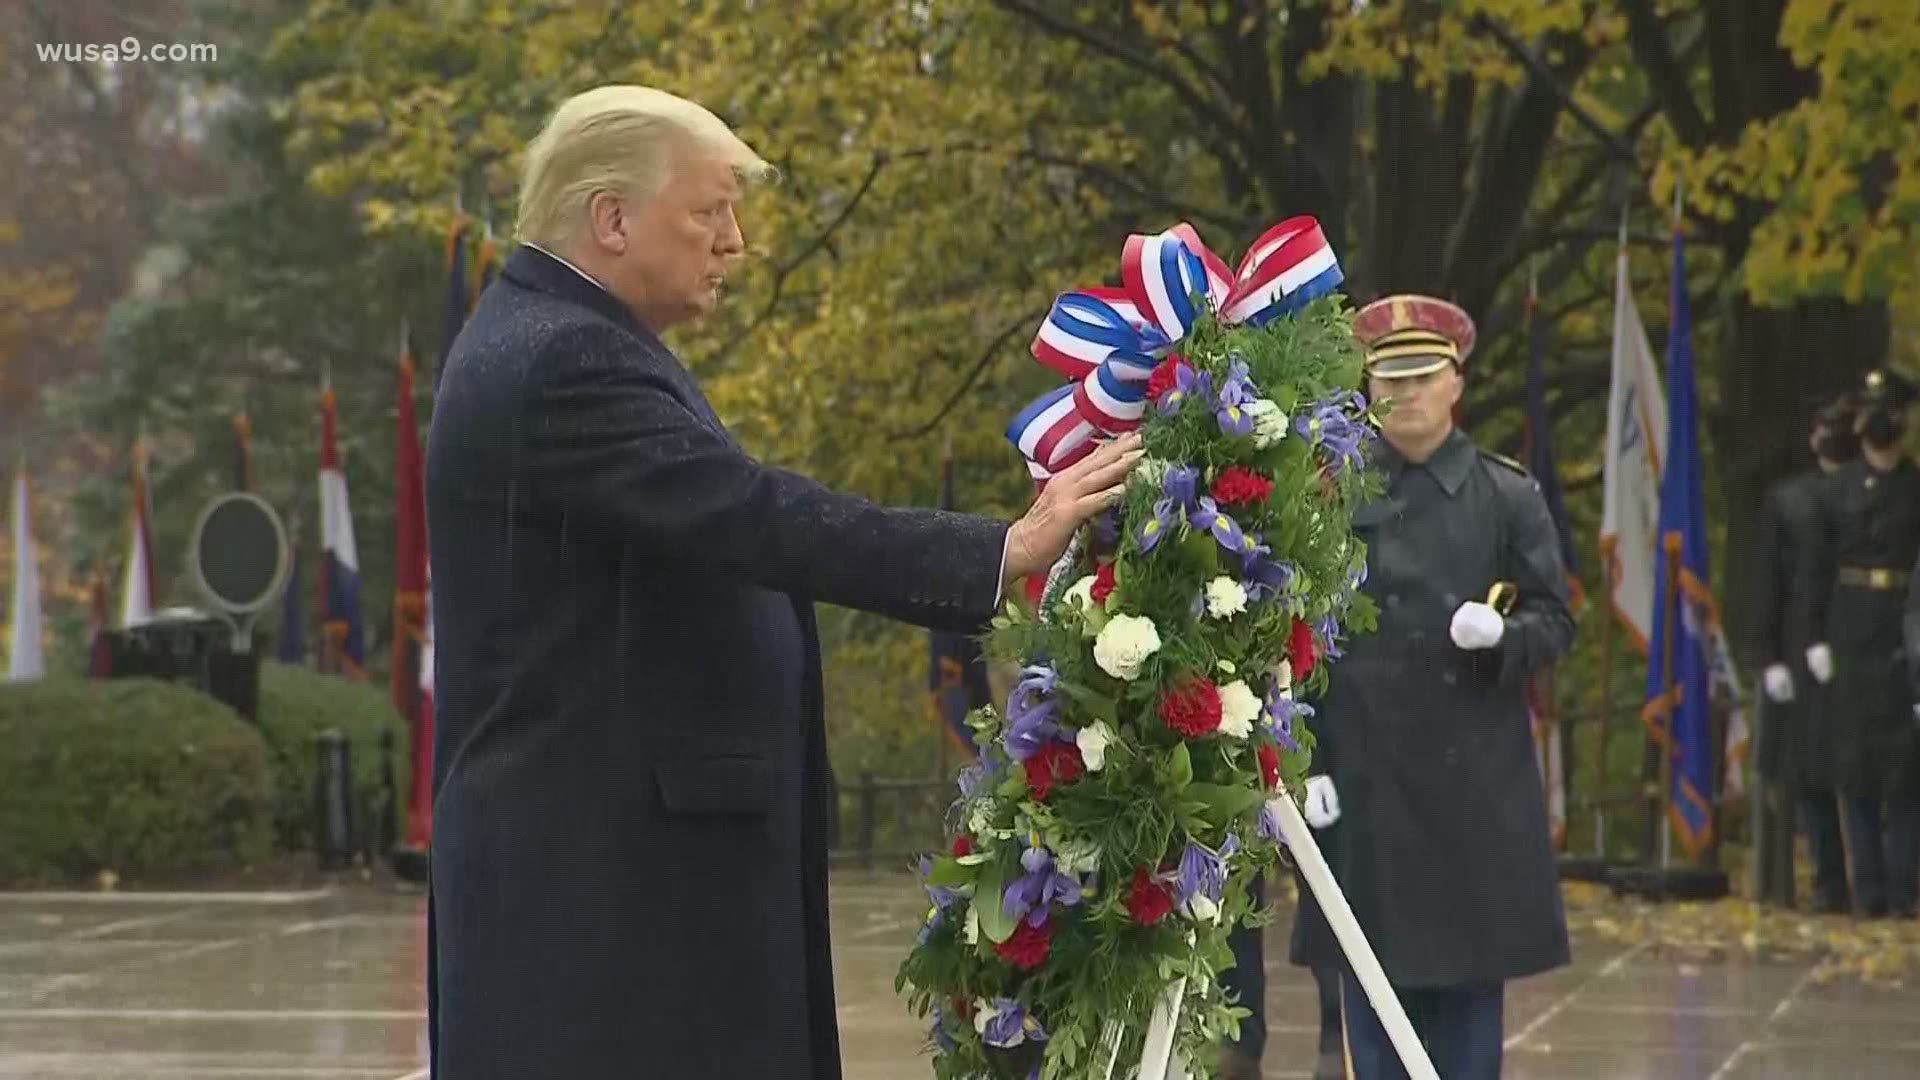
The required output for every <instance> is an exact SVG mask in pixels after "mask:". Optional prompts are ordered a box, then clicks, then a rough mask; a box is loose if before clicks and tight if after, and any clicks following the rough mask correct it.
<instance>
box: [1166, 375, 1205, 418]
mask: <svg viewBox="0 0 1920 1080" xmlns="http://www.w3.org/2000/svg"><path fill="white" fill-rule="evenodd" d="M1188 398H1197V399H1199V401H1200V403H1201V404H1202V405H1207V404H1210V403H1211V402H1212V401H1213V376H1211V375H1209V374H1207V373H1206V372H1204V371H1195V370H1193V368H1192V367H1191V366H1189V365H1187V364H1176V365H1174V369H1173V389H1171V390H1169V391H1167V392H1166V394H1164V395H1162V396H1161V398H1160V415H1161V416H1172V415H1173V414H1174V413H1177V412H1179V411H1180V406H1182V405H1185V404H1186V403H1187V399H1188Z"/></svg>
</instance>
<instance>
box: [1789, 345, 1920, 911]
mask: <svg viewBox="0 0 1920 1080" xmlns="http://www.w3.org/2000/svg"><path fill="white" fill-rule="evenodd" d="M1916 396H1920V386H1916V384H1915V383H1914V381H1913V380H1912V379H1910V378H1909V377H1907V376H1906V375H1903V374H1901V373H1899V372H1897V371H1893V370H1890V369H1888V370H1876V371H1871V372H1868V373H1867V377H1866V387H1865V390H1864V391H1863V393H1862V395H1861V402H1860V414H1859V416H1858V418H1857V419H1856V420H1855V422H1854V430H1855V431H1856V432H1857V433H1858V434H1859V436H1860V458H1859V460H1857V461H1854V462H1851V463H1850V464H1848V465H1846V466H1844V467H1842V468H1840V469H1839V470H1837V471H1836V472H1835V473H1834V474H1833V476H1831V477H1830V478H1828V482H1827V485H1826V487H1825V488H1824V490H1823V491H1822V496H1823V499H1822V504H1823V506H1822V511H1821V515H1820V516H1821V521H1822V524H1823V528H1822V529H1821V531H1820V534H1819V540H1820V549H1819V554H1818V557H1817V560H1816V566H1817V567H1818V570H1817V573H1818V577H1817V578H1816V579H1815V584H1814V589H1813V595H1814V596H1815V597H1816V598H1817V600H1816V603H1815V604H1814V609H1813V611H1812V613H1811V615H1810V616H1809V619H1808V624H1809V627H1810V629H1809V633H1808V636H1809V637H1810V638H1811V639H1812V640H1813V641H1814V642H1815V644H1814V645H1813V646H1812V647H1810V648H1809V649H1808V650H1807V669H1808V671H1809V672H1811V673H1812V675H1813V677H1814V679H1816V680H1817V681H1819V682H1820V683H1821V684H1823V685H1824V686H1825V687H1826V690H1827V706H1828V707H1827V709H1826V714H1825V715H1826V722H1827V724H1828V726H1829V727H1830V728H1831V729H1832V732H1833V750H1834V755H1835V759H1834V760H1835V767H1836V773H1835V779H1836V782H1837V786H1838V787H1839V790H1840V802H1841V807H1842V809H1843V811H1844V813H1845V814H1846V821H1847V854H1848V856H1849V857H1850V860H1851V862H1852V864H1853V902H1854V908H1855V910H1856V911H1857V912H1858V913H1859V914H1862V915H1865V916H1868V917H1870V918H1871V917H1879V916H1884V915H1889V914H1891V915H1895V916H1899V917H1902V918H1912V917H1913V916H1914V914H1915V909H1916V902H1920V733H1916V731H1915V729H1914V717H1913V711H1912V704H1913V701H1912V697H1911V694H1910V691H1909V686H1908V673H1907V667H1906V649H1905V642H1904V637H1903V629H1902V623H1903V621H1904V617H1905V608H1906V602H1907V593H1908V587H1909V584H1910V580H1909V575H1910V574H1911V573H1912V571H1913V566H1914V562H1915V559H1916V557H1920V467H1916V466H1915V465H1914V461H1913V459H1912V458H1911V457H1909V456H1907V453H1906V451H1905V450H1904V449H1902V448H1901V442H1902V439H1903V438H1904V436H1905V434H1906V426H1907V424H1906V411H1907V408H1908V407H1909V406H1910V405H1912V403H1913V401H1914V399H1915V398H1916Z"/></svg>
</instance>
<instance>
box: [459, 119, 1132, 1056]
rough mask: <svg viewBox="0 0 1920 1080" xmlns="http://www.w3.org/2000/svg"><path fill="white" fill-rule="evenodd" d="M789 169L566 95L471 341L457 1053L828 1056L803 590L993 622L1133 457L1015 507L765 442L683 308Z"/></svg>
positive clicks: (463, 538) (1082, 470)
mask: <svg viewBox="0 0 1920 1080" xmlns="http://www.w3.org/2000/svg"><path fill="white" fill-rule="evenodd" d="M764 171H765V166H764V164H763V163H762V162H761V160H760V158H759V157H758V156H757V155H755V154H754V152H753V151H752V150H751V149H750V148H748V147H747V145H746V144H745V143H744V142H742V141H741V140H740V139H739V138H737V137H736V136H735V135H734V134H733V133H732V132H731V131H730V130H728V128H727V127H726V125H725V124H724V123H722V122H721V121H720V120H719V119H718V118H716V117H715V116H713V114H712V113H710V112H708V111H707V110H705V109H703V108H701V107H699V106H697V105H695V104H693V103H691V102H688V101H685V100H683V99H680V98H677V97H673V96H672V95H668V94H664V93H661V92H658V91H653V90H648V89H645V88H640V87H630V86H616V87H602V88H599V89H596V90H592V91H589V92H587V93H585V94H582V95H579V96H577V97H574V98H572V99H569V100H568V101H567V102H566V103H565V104H563V105H562V106H561V107H560V108H559V109H558V110H557V111H556V112H555V114H554V115H553V116H552V118H551V119H550V120H549V122H548V124H547V126H546V128H545V129H544V130H543V131H542V132H541V134H540V136H539V137H538V138H537V139H535V140H534V142H533V143H532V145H531V146H530V147H529V148H528V150H527V155H526V171H525V177H524V181H523V184H522V188H521V192H520V199H521V202H520V214H519V221H518V225H517V231H518V233H519V240H520V241H521V244H520V245H519V246H518V247H517V249H516V250H515V251H514V252H513V253H512V255H511V257H510V258H509V259H508V260H507V263H506V266H505V268H504V272H503V274H502V276H501V278H500V279H499V280H498V281H497V282H496V283H495V284H494V286H493V287H491V288H489V289H488V290H487V291H486V293H485V294H484V296H483V297H482V298H481V300H480V303H479V305H478V307H477V309H476V310H475V312H474V314H473V317H472V319H471V320H470V321H469V322H468V323H467V324H466V326H465V328H464V329H463V330H462V331H461V333H460V335H459V337H458V339H457V340H456V342H455V344H454V347H453V349H452V352H451V355H450V356H449V358H448V362H447V368H446V371H445V373H444V376H443V378H442V380H441V383H440V388H439V392H438V397H437V400H436V407H435V411H434V417H433V427H432V435H431V439H430V449H429V452H428V475H427V501H428V519H429V527H430V533H431V554H432V560H433V597H432V603H433V619H434V629H435V632H436V634H437V635H438V638H437V640H436V642H435V645H436V650H435V665H434V677H435V690H436V701H435V704H436V707H437V717H436V719H437V721H438V724H439V728H438V731H437V732H436V735H437V738H436V739H435V745H434V837H433V841H434V842H433V851H432V891H431V896H430V908H429V911H430V921H429V927H430V930H429V936H430V938H431V939H432V946H431V948H430V953H431V958H430V961H429V963H430V967H429V976H428V984H429V1025H430V1027H429V1032H430V1037H431V1043H432V1050H433V1055H434V1062H433V1075H434V1076H436V1077H440V1078H444V1080H494V1078H498V1080H509V1078H510V1080H533V1078H547V1077H552V1078H561V1077H565V1078H567V1080H589V1078H591V1080H602V1078H606V1080H612V1078H623V1080H625V1078H632V1080H641V1078H656V1077H657V1078H660V1080H669V1078H671V1080H747V1078H753V1080H789V1078H791V1080H833V1078H837V1077H838V1076H839V1075H840V1061H839V1039H838V1034H837V1030H836V1026H835V1014H834V993H833V975H832V967H831V964H830V960H829V951H828V936H827V927H828V907H827V877H826V872H827V861H826V834H827V822H828V808H827V802H826V800H827V790H828V789H827V768H826V766H827V756H826V742H825V731H824V726H823V703H822V692H821V674H820V665H821V659H820V643H819V638H818V635H817V634H816V631H815V627H814V617H813V605H814V603H815V602H816V601H818V602H824V603H832V604H839V605H844V606H847V607H852V608H858V609H862V610H866V611H872V612H879V613H882V614H885V615H889V616H892V617H894V618H898V619H902V620H907V621H910V622H914V623H918V624H921V625H925V626H931V627H943V628H950V629H966V628H972V627H975V626H977V625H979V624H980V623H981V622H982V621H983V620H985V619H987V618H989V617H990V616H991V615H992V613H993V611H994V609H995V607H996V606H997V603H998V598H999V596H1000V594H1001V590H1002V588H1003V587H1004V585H1005V584H1006V583H1007V582H1008V581H1010V580H1012V579H1013V578H1016V577H1020V576H1024V575H1027V574H1031V573H1035V572H1039V571H1042V570H1044V568H1045V567H1047V566H1048V565H1050V564H1051V563H1052V562H1053V560H1054V559H1055V558H1057V557H1058V556H1059V554H1060V553H1061V552H1062V551H1063V550H1064V548H1065V546H1066V543H1067V539H1068V537H1069V535H1070V534H1071V533H1072V531H1073V529H1074V528H1075V527H1076V526H1077V525H1078V524H1079V523H1080V522H1082V521H1083V520H1085V519H1086V518H1087V517H1090V516H1091V515H1093V514H1094V513H1096V512H1098V511H1100V510H1101V509H1103V508H1105V507H1107V506H1109V505H1111V504H1112V503H1113V502H1114V501H1115V500H1116V499H1117V497H1118V495H1119V491H1120V485H1121V484H1122V482H1123V481H1124V479H1125V475H1126V473H1127V471H1128V470H1129V469H1131V468H1132V466H1133V464H1134V463H1135V461H1136V460H1137V456H1138V451H1137V448H1136V441H1135V440H1133V439H1132V438H1131V437H1128V438H1123V439H1117V440H1114V441H1112V442H1110V443H1108V444H1107V445H1106V446H1104V447H1102V448H1101V449H1099V450H1097V451H1094V452H1093V453H1092V454H1091V455H1090V456H1088V457H1086V458H1084V459H1083V460H1082V461H1080V462H1079V463H1078V464H1077V465H1075V466H1073V467H1072V468H1070V469H1067V470H1064V471H1062V472H1061V473H1059V474H1058V475H1056V476H1055V477H1054V478H1053V480H1052V482H1051V484H1050V485H1049V486H1048V487H1047V488H1046V490H1045V492H1044V493H1043V494H1042V495H1041V496H1040V497H1039V498H1038V499H1037V500H1036V502H1035V504H1034V506H1033V508H1032V509H1031V510H1030V511H1029V512H1028V514H1027V515H1026V516H1025V517H1023V518H1022V519H1021V520H1020V521H1018V522H1016V523H1014V524H1013V525H1012V526H1011V527H1009V526H1008V525H1006V524H1005V523H1002V522H996V521H993V520H990V519H986V518H979V517H971V516H967V515H963V514H956V513H950V512H943V511H938V510H907V509H886V508H882V507H879V506H875V505H873V504H871V503H869V502H867V501H865V500H862V499H859V498H854V497H851V496H846V495H839V494H835V493H833V492H830V491H828V490H826V489H825V488H822V487H821V486H820V485H818V484H815V483H813V482H812V481H809V480H807V479H805V478H803V477H801V476H798V475H795V474H793V473H790V472H786V471H783V470H780V469H777V468H771V467H768V466H766V465H762V464H760V463H758V462H756V461H755V460H754V459H753V458H751V457H749V456H748V455H747V454H746V453H745V452H743V451H742V450H741V448H740V447H739V445H738V444H736V443H735V441H734V439H733V438H732V437H731V436H730V435H729V434H728V432H727V429H726V428H725V427H724V426H723V425H722V424H721V422H720V420H719V419H718V418H717V417H716V416H715V415H714V412H713V410H712V409H711V408H709V407H708V404H707V400H706V398H705V397H704V396H703V394H702V393H701V390H700V387H699V385H698V383H697V382H696V381H695V380H694V378H693V376H692V375H691V374H689V373H688V371H687V369H686V368H685V367H683V366H682V365H681V363H680V361H679V360H678V359H677V358H676V357H675V356H674V354H673V352H672V351H670V350H669V349H668V347H667V346H666V345H665V344H664V343H663V342H662V340H661V337H660V335H661V334H662V333H663V332H665V331H666V330H667V329H668V328H670V327H673V326H676V325H678V324H680V323H682V322H684V321H686V320H688V319H690V318H693V317H695V316H698V315H700V314H702V313H704V312H705V311H707V310H708V309H710V308H711V307H712V306H713V305H714V304H715V303H716V302H717V300H718V296H719V291H720V288H721V286H722V284H723V279H724V276H725V274H726V273H727V271H728V269H729V268H730V267H731V265H732V264H733V262H734V261H735V259H736V258H737V257H738V256H739V254H740V253H741V251H742V250H743V247H744V241H743V240H742V236H741V232H740V228H739V225H738V222H737V219H736V217H735V206H736V204H737V202H738V200H739V199H740V197H741V194H742V183H743V180H745V179H748V178H751V177H753V176H755V175H759V174H762V173H763V172H764ZM780 391H781V392H782V393H794V392H801V393H803V392H806V391H805V388H804V387H788V386H783V387H781V388H780Z"/></svg>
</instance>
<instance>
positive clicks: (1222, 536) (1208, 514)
mask: <svg viewBox="0 0 1920 1080" xmlns="http://www.w3.org/2000/svg"><path fill="white" fill-rule="evenodd" d="M1187 523H1188V524H1189V525H1192V526H1193V527H1194V528H1196V529H1205V530H1206V531H1207V532H1210V533H1212V534H1213V538H1214V539H1215V540H1218V541H1219V542H1220V546H1221V547H1223V548H1226V549H1227V550H1228V551H1231V552H1233V553H1234V554H1235V555H1243V554H1245V553H1246V544H1247V538H1246V534H1244V533H1242V532H1241V531H1240V523H1239V522H1237V521H1235V520H1233V518H1232V517H1230V516H1228V515H1227V514H1225V513H1224V512H1222V511H1221V509H1220V506H1219V504H1217V503H1215V502H1214V501H1213V499H1212V498H1211V497H1210V496H1205V495H1203V496H1201V497H1200V506H1199V508H1198V509H1196V510H1194V511H1193V512H1192V513H1191V514H1189V515H1187Z"/></svg>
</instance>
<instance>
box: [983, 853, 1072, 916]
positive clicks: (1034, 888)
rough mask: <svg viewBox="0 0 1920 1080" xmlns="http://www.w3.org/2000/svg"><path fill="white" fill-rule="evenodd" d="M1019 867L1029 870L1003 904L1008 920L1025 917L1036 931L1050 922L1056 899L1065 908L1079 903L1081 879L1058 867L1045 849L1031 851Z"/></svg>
mask: <svg viewBox="0 0 1920 1080" xmlns="http://www.w3.org/2000/svg"><path fill="white" fill-rule="evenodd" d="M1020 865H1021V866H1023V867H1025V868H1026V871H1027V872H1026V874H1025V876H1023V877H1021V878H1020V880H1018V881H1015V882H1014V883H1013V884H1011V885H1009V886H1007V893H1006V895H1005V896H1004V897H1002V898H1001V901H1000V907H1001V910H1003V911H1005V912H1006V913H1007V918H1009V919H1018V918H1020V917H1021V916H1025V917H1026V920H1027V925H1028V926H1032V927H1035V928H1036V929H1037V928H1038V927H1039V926H1040V925H1041V924H1043V923H1045V922H1046V921H1047V910H1048V907H1049V906H1050V905H1051V904H1052V903H1053V902H1054V901H1055V900H1058V901H1060V906H1062V907H1072V906H1074V905H1075V904H1078V903H1079V902H1080V881H1079V879H1077V878H1075V877H1074V876H1073V875H1072V874H1068V873H1064V872H1062V871H1061V870H1060V869H1059V867H1057V866H1055V865H1054V862H1053V854H1052V852H1049V851H1048V850H1047V849H1046V848H1043V847H1030V848H1028V849H1027V850H1026V851H1025V852H1023V853H1022V854H1021V856H1020Z"/></svg>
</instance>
